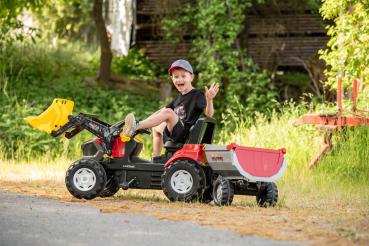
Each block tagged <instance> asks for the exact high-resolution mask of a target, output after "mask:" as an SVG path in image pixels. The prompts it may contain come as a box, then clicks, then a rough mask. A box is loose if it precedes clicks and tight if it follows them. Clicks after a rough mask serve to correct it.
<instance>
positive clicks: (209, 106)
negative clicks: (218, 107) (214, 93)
mask: <svg viewBox="0 0 369 246" xmlns="http://www.w3.org/2000/svg"><path fill="white" fill-rule="evenodd" d="M204 114H205V115H206V116H207V117H210V118H212V117H213V115H214V106H213V99H211V100H208V99H207V98H206V107H205V109H204Z"/></svg>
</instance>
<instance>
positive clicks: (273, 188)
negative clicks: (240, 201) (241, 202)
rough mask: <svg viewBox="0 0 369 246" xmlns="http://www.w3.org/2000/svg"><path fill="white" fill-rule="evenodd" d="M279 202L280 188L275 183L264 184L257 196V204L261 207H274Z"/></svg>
mask: <svg viewBox="0 0 369 246" xmlns="http://www.w3.org/2000/svg"><path fill="white" fill-rule="evenodd" d="M277 201H278V188H277V185H276V184H275V183H273V182H270V183H264V184H262V186H261V188H260V190H259V192H258V194H257V195H256V202H257V203H258V205H259V207H264V208H266V207H274V206H275V205H276V204H277Z"/></svg>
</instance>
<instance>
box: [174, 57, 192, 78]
mask: <svg viewBox="0 0 369 246" xmlns="http://www.w3.org/2000/svg"><path fill="white" fill-rule="evenodd" d="M176 68H183V69H184V70H186V71H187V72H190V73H192V74H193V70H192V66H191V64H190V63H189V62H188V61H186V60H182V59H180V60H176V61H175V62H173V63H172V65H171V66H170V68H169V69H168V72H169V75H172V71H173V70H174V69H176Z"/></svg>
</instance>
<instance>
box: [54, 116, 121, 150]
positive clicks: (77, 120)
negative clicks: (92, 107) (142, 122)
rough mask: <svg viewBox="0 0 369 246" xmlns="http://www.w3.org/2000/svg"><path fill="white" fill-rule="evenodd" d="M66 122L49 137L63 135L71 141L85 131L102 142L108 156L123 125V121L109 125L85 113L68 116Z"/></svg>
mask: <svg viewBox="0 0 369 246" xmlns="http://www.w3.org/2000/svg"><path fill="white" fill-rule="evenodd" d="M68 120H69V121H68V123H66V124H65V125H63V126H62V127H60V128H59V129H58V130H57V131H53V132H51V136H52V137H58V136H60V135H61V134H63V133H65V134H64V135H65V137H66V138H68V139H71V138H72V137H74V136H76V135H77V134H78V133H80V132H81V131H83V130H87V131H89V132H91V133H92V134H93V135H95V136H96V137H99V138H101V139H102V140H103V143H102V147H103V150H104V152H105V153H106V154H108V155H111V149H112V146H113V143H114V139H115V138H116V137H117V136H118V135H119V133H120V132H121V130H122V126H123V125H124V121H122V122H118V123H117V124H114V125H109V124H107V123H105V122H103V121H101V120H99V119H97V118H96V116H95V115H90V114H85V113H80V114H78V115H77V116H73V115H69V116H68ZM69 130H70V131H69Z"/></svg>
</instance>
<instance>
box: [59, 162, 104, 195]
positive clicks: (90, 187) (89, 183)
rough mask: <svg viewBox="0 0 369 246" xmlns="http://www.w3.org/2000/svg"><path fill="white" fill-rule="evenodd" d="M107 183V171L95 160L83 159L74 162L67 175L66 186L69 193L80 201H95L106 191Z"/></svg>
mask: <svg viewBox="0 0 369 246" xmlns="http://www.w3.org/2000/svg"><path fill="white" fill-rule="evenodd" d="M105 183H106V173H105V170H104V168H103V167H102V166H101V165H100V164H99V163H98V162H97V161H96V160H93V159H81V160H78V161H76V162H74V163H73V164H72V165H71V166H70V167H69V168H68V170H67V173H66V175H65V185H66V186H67V189H68V191H69V192H70V194H72V195H73V196H74V197H76V198H79V199H87V200H91V199H94V198H95V197H97V196H98V195H99V194H100V192H102V191H103V190H104V187H105Z"/></svg>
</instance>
